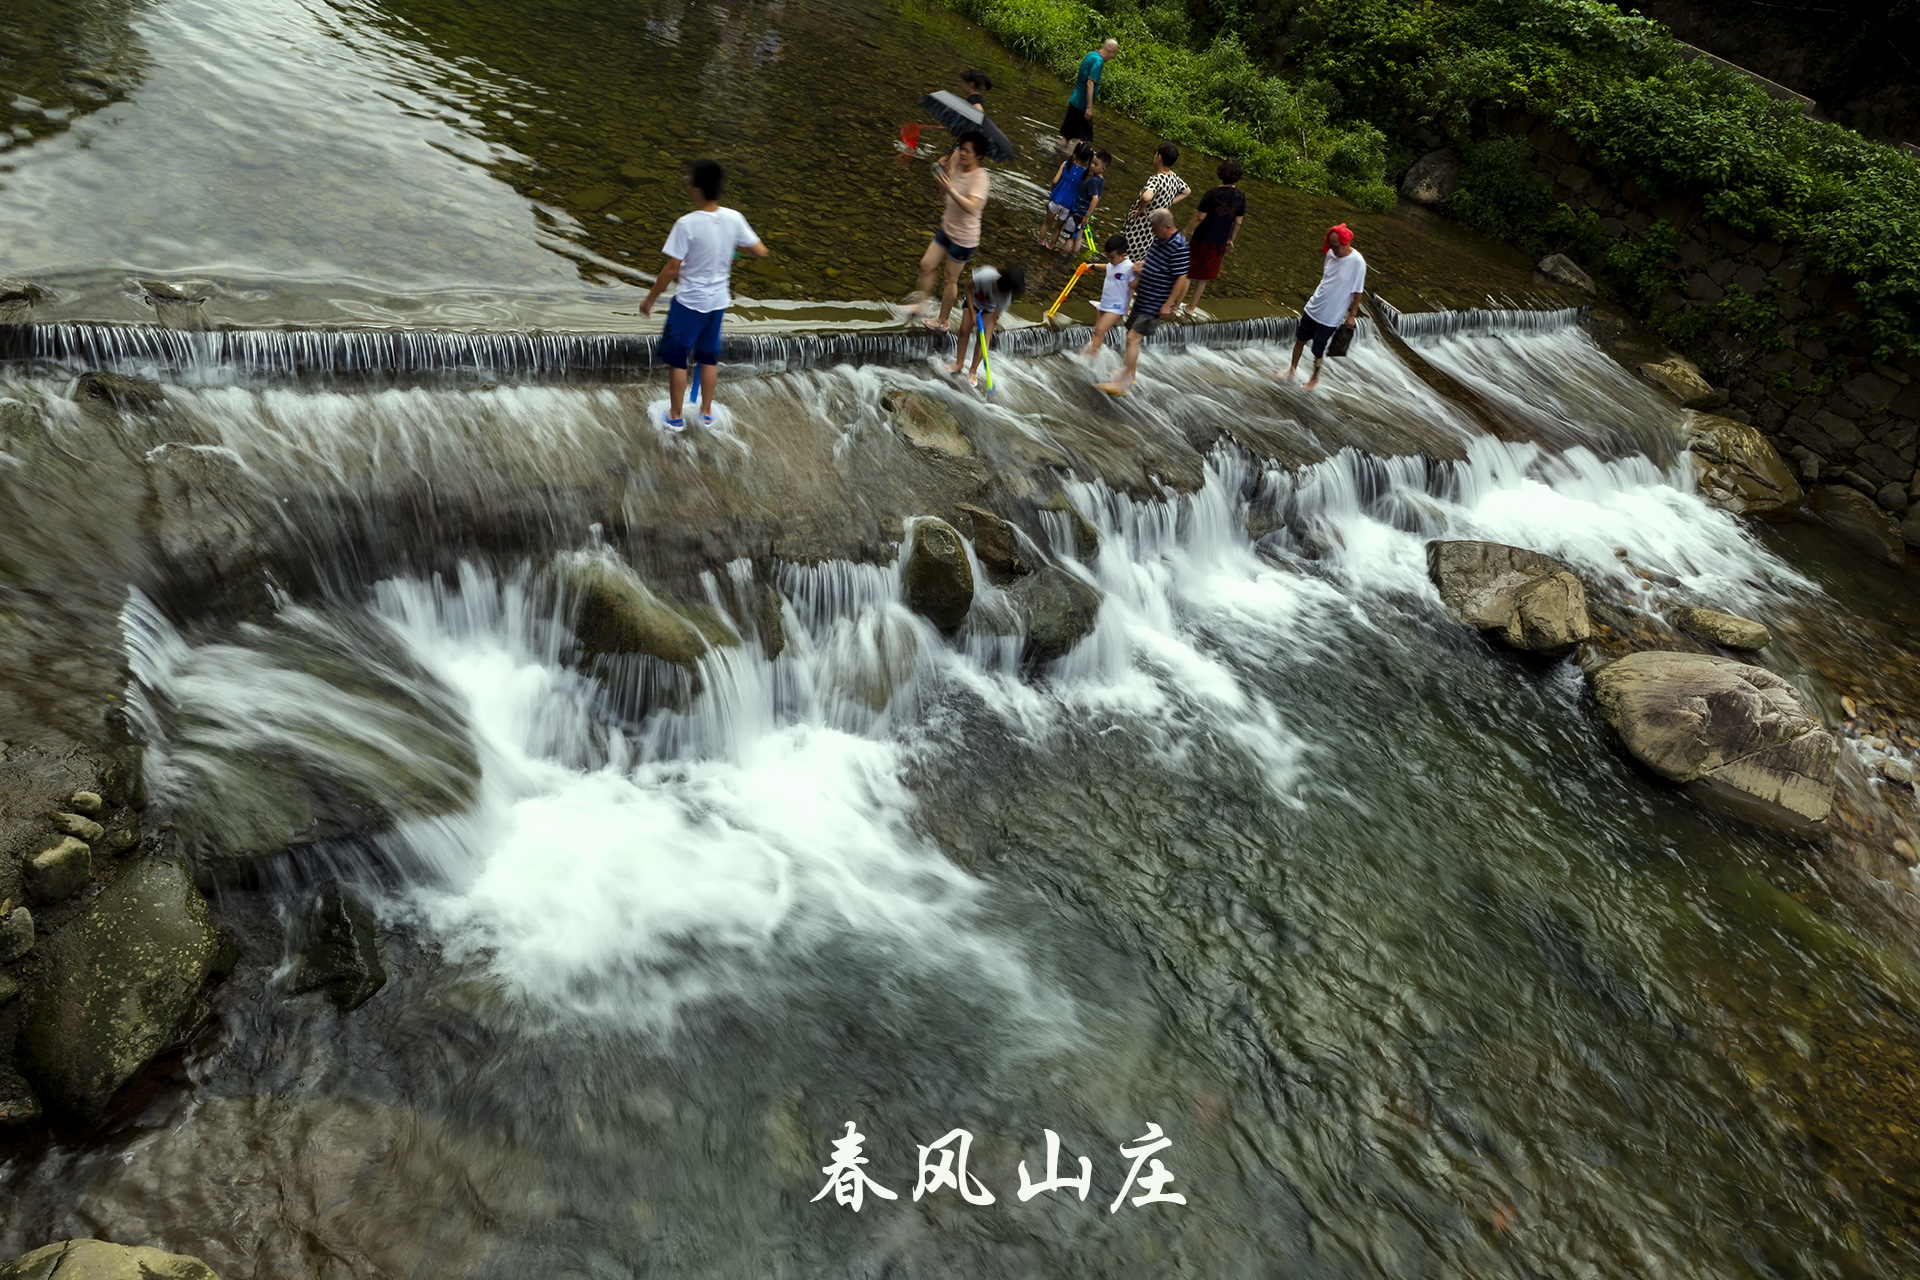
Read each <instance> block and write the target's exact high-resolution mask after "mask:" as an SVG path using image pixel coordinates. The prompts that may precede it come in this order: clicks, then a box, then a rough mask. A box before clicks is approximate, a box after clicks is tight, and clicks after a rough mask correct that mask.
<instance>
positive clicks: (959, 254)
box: [933, 227, 980, 262]
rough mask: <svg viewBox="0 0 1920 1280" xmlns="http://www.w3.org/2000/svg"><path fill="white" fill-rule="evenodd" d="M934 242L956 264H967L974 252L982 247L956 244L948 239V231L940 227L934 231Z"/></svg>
mask: <svg viewBox="0 0 1920 1280" xmlns="http://www.w3.org/2000/svg"><path fill="white" fill-rule="evenodd" d="M933 242H934V243H935V244H937V245H939V246H940V247H941V248H942V249H945V250H946V251H947V257H949V258H951V259H952V260H953V261H955V262H965V261H966V260H967V259H968V258H971V257H972V256H973V251H974V250H975V249H978V248H979V247H980V246H979V245H977V244H966V245H961V244H955V243H954V242H953V241H951V240H949V239H947V233H946V231H945V230H944V229H942V228H940V227H935V228H934V229H933Z"/></svg>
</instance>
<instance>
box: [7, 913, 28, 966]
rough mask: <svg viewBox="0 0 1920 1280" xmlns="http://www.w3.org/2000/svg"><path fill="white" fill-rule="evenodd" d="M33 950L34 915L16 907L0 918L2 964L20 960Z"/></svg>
mask: <svg viewBox="0 0 1920 1280" xmlns="http://www.w3.org/2000/svg"><path fill="white" fill-rule="evenodd" d="M31 950H33V913H32V912H31V911H29V910H27V909H26V908H25V907H15V908H14V909H13V910H12V911H9V912H8V913H7V914H6V915H5V917H0V964H7V963H10V962H12V961H14V960H18V959H19V958H20V957H21V956H23V955H25V954H27V952H29V951H31Z"/></svg>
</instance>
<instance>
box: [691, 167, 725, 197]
mask: <svg viewBox="0 0 1920 1280" xmlns="http://www.w3.org/2000/svg"><path fill="white" fill-rule="evenodd" d="M726 182H727V173H726V170H724V169H722V168H721V167H720V162H719V161H718V160H695V161H694V162H693V168H692V169H690V170H688V171H687V185H689V186H692V187H696V188H698V189H699V191H700V194H701V195H703V196H705V197H706V198H707V199H709V200H718V199H719V198H720V188H721V187H723V186H725V185H726Z"/></svg>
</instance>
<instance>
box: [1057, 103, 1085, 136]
mask: <svg viewBox="0 0 1920 1280" xmlns="http://www.w3.org/2000/svg"><path fill="white" fill-rule="evenodd" d="M1060 136H1061V137H1063V138H1066V139H1067V140H1069V141H1072V142H1092V141H1093V121H1091V120H1089V119H1087V113H1086V112H1085V111H1083V110H1082V109H1080V108H1079V107H1076V106H1074V105H1073V104H1071V103H1069V104H1067V115H1066V118H1065V119H1064V120H1062V121H1061V122H1060Z"/></svg>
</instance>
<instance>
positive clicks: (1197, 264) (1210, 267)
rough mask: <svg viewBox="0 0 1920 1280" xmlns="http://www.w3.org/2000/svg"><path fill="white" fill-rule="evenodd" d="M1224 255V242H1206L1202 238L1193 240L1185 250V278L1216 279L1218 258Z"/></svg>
mask: <svg viewBox="0 0 1920 1280" xmlns="http://www.w3.org/2000/svg"><path fill="white" fill-rule="evenodd" d="M1226 256H1227V246H1226V245H1225V244H1208V243H1207V242H1206V241H1204V240H1199V241H1195V242H1194V244H1193V245H1192V246H1191V247H1189V249H1188V250H1187V279H1189V280H1218V279H1219V278H1220V259H1222V258H1224V257H1226Z"/></svg>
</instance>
